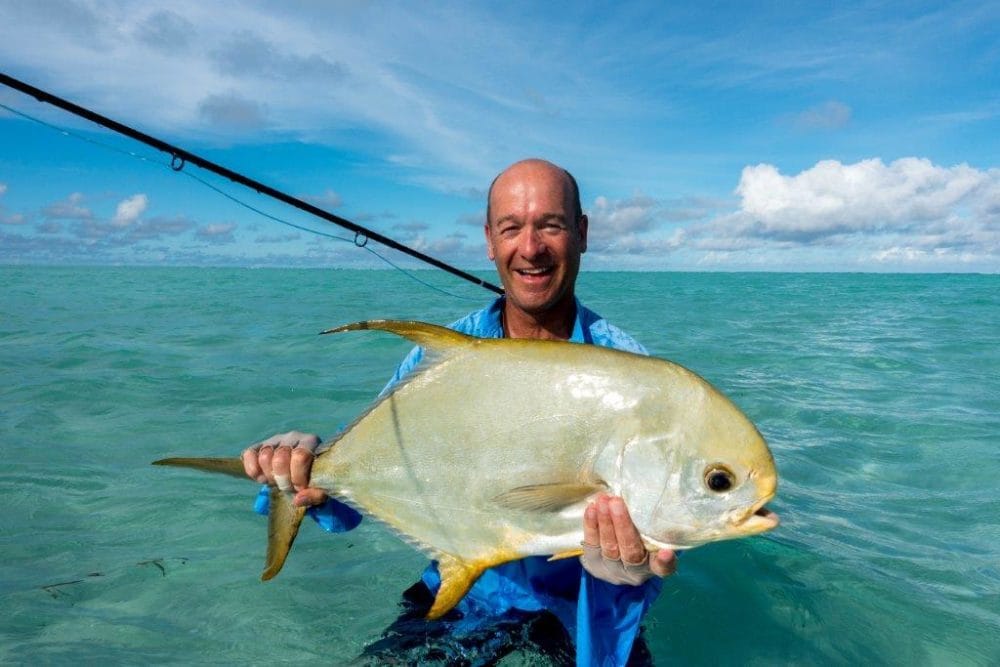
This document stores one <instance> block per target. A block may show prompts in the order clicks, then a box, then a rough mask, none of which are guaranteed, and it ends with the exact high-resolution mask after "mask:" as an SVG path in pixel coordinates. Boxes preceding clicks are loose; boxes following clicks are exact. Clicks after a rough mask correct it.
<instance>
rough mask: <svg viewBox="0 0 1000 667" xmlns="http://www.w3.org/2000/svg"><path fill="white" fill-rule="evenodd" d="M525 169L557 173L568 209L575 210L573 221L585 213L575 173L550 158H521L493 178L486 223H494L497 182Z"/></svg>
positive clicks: (487, 202)
mask: <svg viewBox="0 0 1000 667" xmlns="http://www.w3.org/2000/svg"><path fill="white" fill-rule="evenodd" d="M523 171H536V172H540V173H545V172H549V173H552V174H555V175H557V176H558V177H559V178H560V179H561V180H562V181H563V182H564V186H563V190H564V192H565V196H566V210H567V211H572V212H573V218H574V219H573V223H574V224H575V223H577V222H578V221H579V219H580V217H581V216H582V215H583V206H582V205H581V204H580V187H579V186H578V185H577V184H576V179H575V178H573V174H571V173H569V172H568V171H566V170H565V169H563V168H562V167H560V166H559V165H556V164H553V163H551V162H549V161H548V160H540V159H538V158H529V159H527V160H521V161H519V162H515V163H514V164H512V165H510V166H509V167H507V168H506V169H504V170H503V171H501V172H500V173H499V174H497V177H496V178H494V179H493V182H492V183H490V190H489V193H488V194H487V195H486V224H487V225H489V224H492V223H493V222H494V220H493V190H494V189H495V187H496V185H497V183H498V182H499V181H502V180H503V179H505V178H506V177H507V176H509V175H514V174H517V173H519V172H523Z"/></svg>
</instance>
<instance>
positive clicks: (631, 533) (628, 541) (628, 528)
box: [602, 497, 646, 565]
mask: <svg viewBox="0 0 1000 667" xmlns="http://www.w3.org/2000/svg"><path fill="white" fill-rule="evenodd" d="M608 510H609V512H610V514H611V521H612V525H614V530H615V537H616V540H617V543H618V552H619V557H620V558H621V559H622V561H623V562H625V563H632V564H633V565H634V564H637V563H642V562H645V560H646V547H645V545H643V543H642V537H641V536H640V535H639V530H638V529H637V528H636V527H635V524H634V523H632V517H631V516H630V515H629V513H628V508H627V507H625V501H624V500H622V499H621V498H618V497H615V498H610V499H609V500H608ZM602 544H603V543H602Z"/></svg>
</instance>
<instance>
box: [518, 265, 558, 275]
mask: <svg viewBox="0 0 1000 667" xmlns="http://www.w3.org/2000/svg"><path fill="white" fill-rule="evenodd" d="M549 270H550V268H549V267H546V268H544V269H518V270H517V272H518V273H523V274H524V275H526V276H540V275H542V274H543V273H548V272H549Z"/></svg>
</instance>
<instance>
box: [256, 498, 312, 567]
mask: <svg viewBox="0 0 1000 667" xmlns="http://www.w3.org/2000/svg"><path fill="white" fill-rule="evenodd" d="M294 497H295V494H293V493H290V492H287V491H282V490H281V489H278V488H276V487H271V506H270V508H269V509H268V512H267V557H266V559H265V563H264V572H263V573H262V574H261V575H260V578H261V580H262V581H267V580H268V579H272V578H273V577H274V576H275V575H276V574H278V573H279V572H281V567H282V566H283V565H284V564H285V559H286V558H287V557H288V551H289V550H290V549H291V548H292V542H294V541H295V536H296V535H298V534H299V525H300V524H301V523H302V517H304V516H305V514H306V508H304V507H296V506H295V504H294V503H293V502H292V499H293V498H294Z"/></svg>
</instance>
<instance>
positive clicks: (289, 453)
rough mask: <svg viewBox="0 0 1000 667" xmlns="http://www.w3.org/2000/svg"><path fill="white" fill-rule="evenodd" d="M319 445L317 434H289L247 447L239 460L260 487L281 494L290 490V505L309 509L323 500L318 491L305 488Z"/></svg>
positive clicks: (323, 496)
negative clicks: (291, 502)
mask: <svg viewBox="0 0 1000 667" xmlns="http://www.w3.org/2000/svg"><path fill="white" fill-rule="evenodd" d="M319 446H320V437H319V436H318V435H315V434H313V433H299V432H298V431H289V432H288V433H279V434H277V435H272V436H271V437H270V438H268V439H267V440H265V441H264V442H260V443H257V444H256V445H251V446H250V447H247V448H246V449H244V450H243V453H242V454H240V458H241V459H242V460H243V470H245V471H246V474H247V477H249V478H250V479H255V480H257V481H258V482H260V483H261V484H269V485H271V486H277V487H278V488H279V489H281V490H283V491H291V490H292V489H294V490H295V491H296V493H295V499H294V501H293V502H294V503H295V504H296V505H298V506H300V507H309V506H312V505H320V504H322V503H323V502H325V501H326V498H327V496H326V493H325V492H324V491H323V490H322V489H314V488H312V487H310V486H309V473H310V472H311V471H312V463H313V458H315V454H316V450H317V448H318V447H319Z"/></svg>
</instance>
